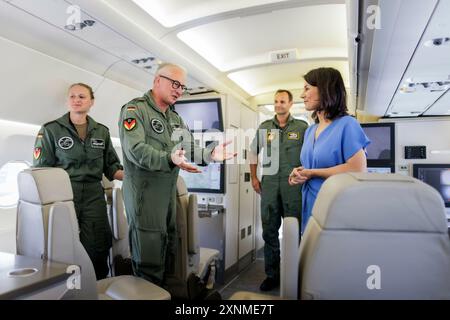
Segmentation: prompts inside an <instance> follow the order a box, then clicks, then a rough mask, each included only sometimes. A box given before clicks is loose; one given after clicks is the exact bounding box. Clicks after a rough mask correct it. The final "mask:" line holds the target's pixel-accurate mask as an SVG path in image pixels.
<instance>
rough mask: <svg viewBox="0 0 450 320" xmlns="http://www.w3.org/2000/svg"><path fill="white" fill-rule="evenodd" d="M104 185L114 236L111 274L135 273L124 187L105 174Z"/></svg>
mask: <svg viewBox="0 0 450 320" xmlns="http://www.w3.org/2000/svg"><path fill="white" fill-rule="evenodd" d="M102 185H103V188H104V190H105V198H106V205H107V209H108V210H107V212H108V219H109V223H110V226H111V233H112V236H113V237H112V247H111V254H110V271H111V275H112V276H117V275H122V274H133V270H132V267H131V260H130V259H131V253H130V246H129V241H128V221H127V216H126V214H125V206H124V203H123V194H122V189H121V188H118V187H116V186H114V183H113V182H111V181H109V180H108V179H107V178H106V177H105V176H103V179H102Z"/></svg>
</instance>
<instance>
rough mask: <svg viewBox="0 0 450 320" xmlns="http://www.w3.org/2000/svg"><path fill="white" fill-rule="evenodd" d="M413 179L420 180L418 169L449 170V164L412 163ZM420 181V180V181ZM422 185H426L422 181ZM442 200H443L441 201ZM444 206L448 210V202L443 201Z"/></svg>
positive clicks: (449, 206)
mask: <svg viewBox="0 0 450 320" xmlns="http://www.w3.org/2000/svg"><path fill="white" fill-rule="evenodd" d="M412 168H413V172H412V173H413V177H414V178H416V179H418V180H420V179H419V169H421V168H434V169H441V168H448V169H450V164H448V163H413V167H412ZM420 181H422V180H420ZM422 182H423V183H426V182H424V181H422ZM442 200H444V199H442ZM444 204H445V207H446V208H450V201H448V202H445V200H444Z"/></svg>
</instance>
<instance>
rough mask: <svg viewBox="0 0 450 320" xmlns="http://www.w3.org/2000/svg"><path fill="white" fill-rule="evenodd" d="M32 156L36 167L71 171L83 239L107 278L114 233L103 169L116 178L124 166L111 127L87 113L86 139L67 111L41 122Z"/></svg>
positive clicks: (99, 272) (97, 269)
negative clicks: (110, 221) (81, 136)
mask: <svg viewBox="0 0 450 320" xmlns="http://www.w3.org/2000/svg"><path fill="white" fill-rule="evenodd" d="M33 156H34V160H33V165H34V166H35V167H58V168H62V169H64V170H66V171H67V173H68V174H69V177H70V182H71V185H72V190H73V196H74V204H75V211H76V214H77V218H78V224H79V228H80V240H81V243H82V244H83V246H84V248H85V249H86V251H87V253H88V255H89V257H90V258H91V260H92V263H93V265H94V268H95V273H96V275H97V279H102V278H105V277H106V276H107V274H108V264H107V258H108V255H109V249H110V248H111V241H112V235H111V229H110V226H109V222H108V216H107V212H106V202H105V194H104V191H103V187H102V185H101V180H102V174H103V173H104V174H105V176H106V177H107V178H108V179H109V180H113V179H114V178H113V177H114V173H115V172H116V171H117V170H119V169H122V166H121V165H120V162H119V158H118V156H117V154H116V151H115V150H114V148H113V145H112V142H111V138H110V135H109V130H108V128H107V127H105V126H104V125H102V124H100V123H97V122H95V121H94V119H92V118H91V117H89V116H88V128H87V135H86V139H85V140H84V141H83V140H81V139H80V138H79V136H78V133H77V131H76V129H75V127H74V125H73V124H72V122H71V121H70V117H69V113H67V114H65V115H64V116H62V117H61V118H59V119H56V120H54V121H51V122H48V123H46V124H44V125H43V126H42V128H41V130H40V131H39V133H38V136H37V138H36V142H35V147H34V153H33Z"/></svg>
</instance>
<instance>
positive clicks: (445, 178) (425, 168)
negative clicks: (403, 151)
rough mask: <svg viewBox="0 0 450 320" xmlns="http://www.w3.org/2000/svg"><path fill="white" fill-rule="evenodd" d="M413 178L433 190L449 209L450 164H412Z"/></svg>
mask: <svg viewBox="0 0 450 320" xmlns="http://www.w3.org/2000/svg"><path fill="white" fill-rule="evenodd" d="M413 177H414V178H417V179H419V180H421V181H423V182H425V183H426V184H429V185H430V186H432V187H433V188H435V189H436V190H437V191H438V192H439V194H440V195H441V196H442V199H444V202H445V206H446V207H447V208H450V164H413Z"/></svg>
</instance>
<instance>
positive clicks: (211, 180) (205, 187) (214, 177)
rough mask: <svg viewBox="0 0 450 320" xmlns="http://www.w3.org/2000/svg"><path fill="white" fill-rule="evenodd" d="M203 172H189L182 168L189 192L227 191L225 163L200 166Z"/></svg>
mask: <svg viewBox="0 0 450 320" xmlns="http://www.w3.org/2000/svg"><path fill="white" fill-rule="evenodd" d="M198 168H199V169H200V170H201V171H202V172H201V173H189V172H187V171H183V170H180V176H181V177H182V178H183V179H184V182H185V183H186V186H187V188H188V190H189V192H200V193H225V188H224V184H225V183H224V182H225V181H224V177H225V165H223V164H220V163H210V164H209V165H207V166H206V167H200V166H199V167H198Z"/></svg>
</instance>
